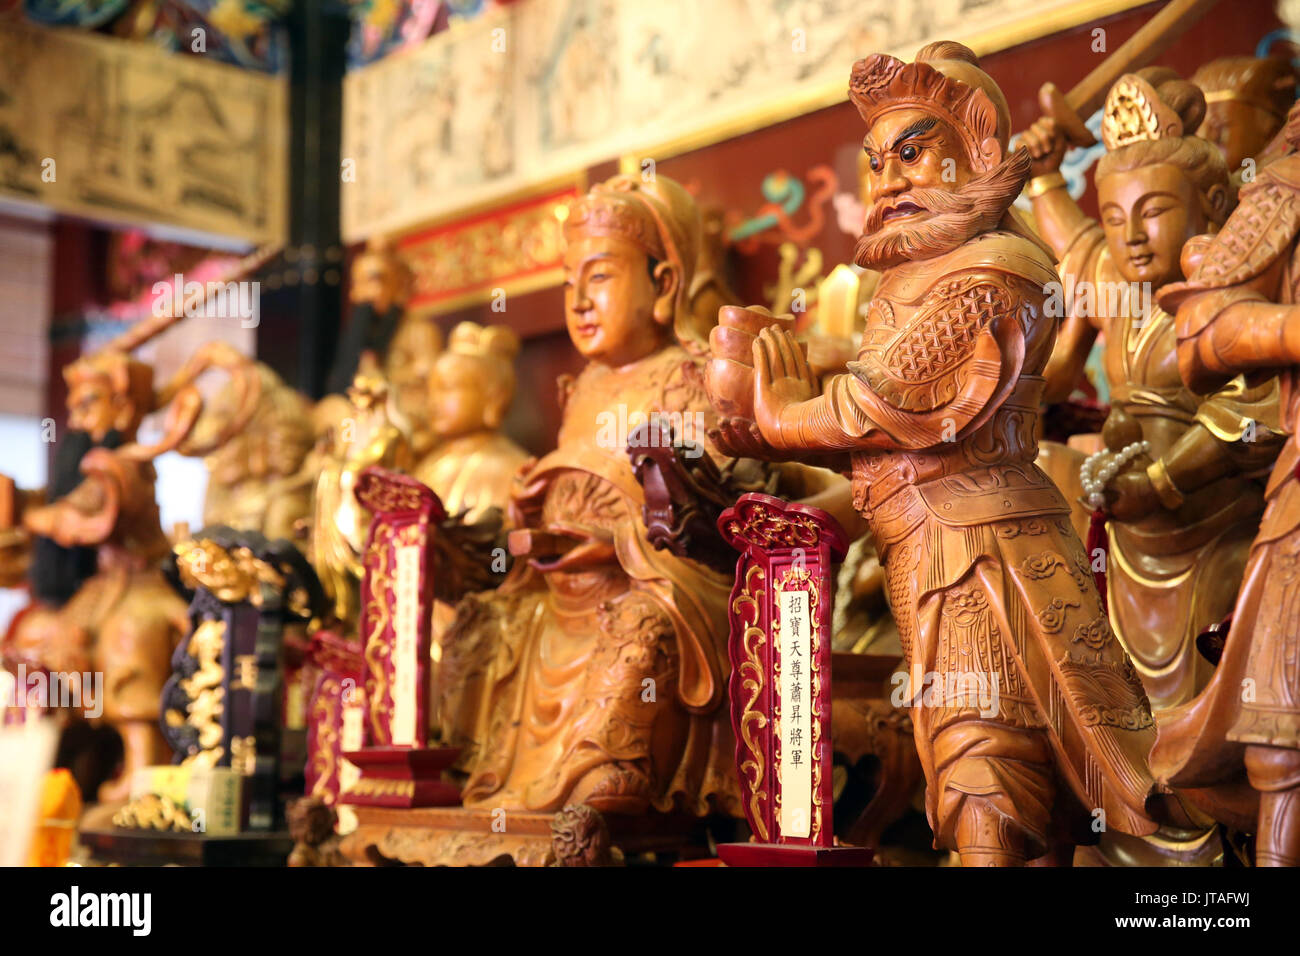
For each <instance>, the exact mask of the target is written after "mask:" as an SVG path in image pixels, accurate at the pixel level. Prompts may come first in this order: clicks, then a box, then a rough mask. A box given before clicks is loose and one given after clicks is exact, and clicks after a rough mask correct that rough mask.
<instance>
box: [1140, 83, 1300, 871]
mask: <svg viewBox="0 0 1300 956" xmlns="http://www.w3.org/2000/svg"><path fill="white" fill-rule="evenodd" d="M1283 133H1284V135H1285V137H1286V142H1287V146H1288V148H1289V152H1288V153H1287V155H1285V156H1284V157H1283V158H1281V159H1278V160H1277V161H1275V162H1274V163H1272V164H1270V165H1268V166H1265V167H1264V168H1263V169H1261V170H1260V173H1259V177H1258V179H1257V180H1256V181H1255V182H1254V183H1252V184H1249V185H1247V186H1244V187H1243V188H1242V190H1241V200H1240V205H1238V207H1237V209H1236V211H1235V212H1233V214H1232V216H1230V217H1229V219H1228V221H1227V223H1226V224H1225V225H1224V227H1223V230H1222V231H1221V232H1219V234H1218V235H1217V236H1215V237H1214V238H1213V240H1210V239H1209V238H1208V237H1206V238H1205V239H1203V240H1193V241H1192V242H1190V243H1188V245H1187V248H1186V249H1185V250H1184V252H1183V268H1184V270H1185V271H1186V272H1187V273H1188V275H1189V279H1188V280H1187V281H1186V282H1184V283H1179V284H1177V285H1172V286H1166V287H1165V288H1164V289H1163V290H1162V291H1161V294H1160V304H1161V306H1162V307H1163V308H1165V309H1167V310H1170V311H1176V313H1177V316H1176V321H1177V330H1178V364H1179V368H1180V369H1181V370H1182V373H1183V377H1184V378H1185V379H1186V380H1187V384H1188V385H1189V386H1190V387H1192V388H1193V389H1195V390H1196V391H1198V392H1212V391H1214V390H1215V389H1217V388H1220V387H1221V386H1222V385H1223V383H1224V382H1225V381H1227V380H1229V379H1231V378H1232V377H1234V376H1236V375H1239V374H1241V373H1246V374H1247V375H1248V376H1250V377H1260V376H1263V377H1267V376H1269V375H1273V374H1276V373H1277V371H1278V370H1279V369H1281V370H1284V371H1283V374H1282V377H1281V381H1282V410H1283V413H1282V419H1283V426H1284V428H1285V430H1286V432H1287V433H1288V435H1289V437H1288V439H1287V441H1286V444H1285V445H1284V446H1283V449H1282V452H1281V454H1280V455H1279V457H1278V460H1277V464H1276V465H1275V466H1274V468H1273V473H1272V476H1271V477H1270V478H1269V481H1268V486H1267V488H1266V489H1265V491H1264V498H1265V501H1266V502H1267V504H1266V507H1265V510H1264V517H1263V520H1262V521H1261V523H1260V528H1259V534H1258V535H1257V536H1256V538H1255V543H1254V545H1253V546H1252V548H1251V552H1250V562H1249V564H1247V566H1246V579H1245V583H1244V584H1243V585H1242V588H1241V593H1240V595H1238V597H1237V604H1236V607H1235V608H1234V610H1233V617H1232V625H1231V629H1230V631H1229V634H1228V640H1227V644H1226V646H1225V647H1224V651H1223V656H1222V658H1221V660H1220V661H1219V666H1218V668H1217V669H1216V670H1215V672H1214V675H1213V677H1211V678H1210V681H1209V683H1208V684H1207V685H1206V686H1205V689H1204V690H1203V691H1202V692H1201V694H1200V695H1199V696H1198V697H1197V698H1196V699H1195V700H1193V701H1191V702H1190V703H1188V704H1186V705H1184V706H1183V707H1180V708H1177V709H1175V710H1173V711H1170V712H1169V713H1168V714H1166V715H1163V716H1162V719H1161V723H1160V736H1159V740H1158V742H1157V744H1156V747H1155V749H1154V750H1153V751H1152V752H1151V766H1152V769H1153V771H1155V773H1156V776H1157V777H1158V778H1159V779H1160V780H1162V781H1166V782H1168V783H1169V784H1171V785H1173V786H1176V787H1188V788H1197V791H1198V792H1197V793H1196V794H1195V795H1196V796H1197V797H1198V802H1202V803H1203V804H1204V805H1206V806H1207V807H1208V808H1209V809H1211V812H1213V813H1214V815H1215V816H1216V817H1217V818H1218V819H1219V820H1221V821H1223V822H1225V823H1228V824H1230V825H1233V826H1236V827H1238V828H1242V829H1254V828H1255V827H1256V826H1257V827H1258V829H1257V832H1256V836H1255V862H1256V864H1257V865H1258V866H1300V668H1298V667H1297V661H1300V481H1298V480H1297V477H1296V468H1297V463H1300V446H1298V445H1297V438H1296V428H1297V418H1298V416H1300V389H1297V384H1298V381H1297V369H1298V368H1300V310H1297V307H1296V302H1297V299H1298V298H1300V284H1298V283H1297V275H1298V274H1300V272H1298V269H1300V154H1298V153H1297V150H1298V149H1300V107H1296V108H1293V109H1292V110H1291V113H1290V115H1289V117H1288V119H1287V125H1286V126H1285V127H1284V130H1283ZM1246 781H1249V785H1250V787H1251V788H1253V790H1254V793H1251V792H1250V791H1249V790H1245V792H1244V793H1243V788H1244V784H1245V783H1246ZM1256 800H1257V801H1258V812H1257V814H1256V812H1255V803H1256Z"/></svg>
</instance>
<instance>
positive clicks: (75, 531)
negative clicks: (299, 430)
mask: <svg viewBox="0 0 1300 956" xmlns="http://www.w3.org/2000/svg"><path fill="white" fill-rule="evenodd" d="M161 325H162V323H157V322H154V321H152V320H146V321H145V322H142V323H140V324H139V326H137V327H134V328H133V329H131V330H130V331H129V332H128V333H126V334H125V335H124V336H122V337H121V338H120V339H119V340H117V341H115V342H114V343H111V344H110V346H109V347H107V348H106V349H104V350H102V351H99V352H96V353H94V354H93V355H89V356H86V357H84V358H80V359H78V360H77V361H75V362H73V363H72V364H71V365H69V366H67V367H66V368H65V369H64V378H65V379H66V381H67V384H68V409H69V425H70V426H71V427H72V428H74V429H78V430H81V431H84V432H85V433H86V434H88V435H89V436H90V437H91V439H92V441H93V442H94V443H95V444H96V445H97V446H100V447H95V448H92V450H90V451H88V452H87V453H86V454H85V455H84V456H83V458H82V460H81V466H80V467H81V473H82V475H83V480H82V482H81V483H80V484H79V485H78V486H77V487H76V488H75V489H73V490H72V491H71V492H69V493H68V494H66V495H63V496H62V497H60V498H58V499H56V500H54V501H52V502H49V503H48V504H43V505H39V506H34V507H30V508H26V509H24V511H23V513H22V524H23V526H24V527H25V528H26V529H27V531H29V532H30V533H32V534H38V535H46V536H48V537H50V538H52V539H53V540H54V541H56V542H57V543H59V544H60V545H64V546H74V545H76V546H84V547H93V548H95V549H96V557H97V563H96V571H95V573H94V575H93V576H92V577H90V578H89V579H87V580H86V581H85V582H84V583H83V584H82V585H81V587H80V588H79V589H78V590H77V592H76V594H75V595H73V597H72V599H71V600H69V601H68V602H67V604H65V605H64V606H63V607H62V608H60V609H58V610H57V611H45V612H40V611H35V612H32V613H30V614H27V615H24V616H23V617H22V618H21V619H19V621H18V622H17V623H16V625H15V627H14V628H13V631H12V633H11V634H10V635H9V638H8V641H7V646H6V657H7V658H8V659H9V660H10V661H11V662H14V661H17V662H21V663H25V664H26V665H27V667H28V668H29V669H32V668H42V669H45V670H48V671H58V672H63V673H65V674H73V673H75V674H81V673H87V672H88V673H95V672H99V673H102V674H103V697H102V700H95V701H91V700H90V696H89V695H91V692H92V690H93V689H92V688H85V687H83V688H81V692H82V701H83V708H82V710H83V712H87V711H100V712H102V716H103V719H104V720H106V721H107V722H109V723H110V724H112V725H113V726H114V727H115V728H116V729H117V731H118V732H119V733H120V734H121V736H122V739H123V744H124V747H125V768H124V772H123V774H122V775H121V776H120V777H119V778H118V779H117V780H116V781H114V782H111V783H109V784H106V785H105V786H104V787H102V788H101V789H100V793H99V798H100V799H101V800H111V799H115V798H118V797H121V796H125V794H126V792H127V790H128V788H129V784H130V775H131V772H132V771H133V770H134V769H136V768H138V767H143V766H148V765H150V764H155V763H158V762H160V761H161V760H163V759H165V757H166V755H167V748H166V746H165V744H164V742H163V739H162V736H161V733H160V730H159V726H158V719H159V698H160V694H161V691H162V687H163V683H164V682H165V681H166V679H167V677H168V675H169V672H170V660H171V654H172V650H173V648H174V647H175V645H176V643H177V641H178V640H179V639H180V637H181V635H183V634H184V633H185V632H186V631H187V630H188V623H187V614H186V607H185V602H184V600H183V599H182V598H181V597H180V596H178V595H177V594H176V592H175V591H174V590H173V589H172V587H171V586H170V585H169V584H168V583H167V582H166V580H165V579H164V578H163V576H162V573H161V571H160V564H161V562H162V560H163V559H164V558H165V557H166V556H167V554H168V553H169V551H170V545H169V542H168V541H167V538H166V536H165V535H164V534H163V530H162V527H161V525H160V523H159V517H158V505H157V502H156V500H155V498H154V481H155V472H154V467H153V460H154V459H155V458H156V457H157V456H158V455H161V454H163V453H164V452H167V451H171V450H173V449H175V450H178V451H181V452H182V453H184V454H189V455H202V454H205V453H207V452H210V451H212V450H213V449H214V447H215V446H216V445H219V444H220V443H221V442H223V441H225V440H226V439H227V438H228V437H229V436H230V435H231V434H233V433H235V432H237V431H239V430H240V429H242V428H243V427H244V426H245V425H246V424H247V422H248V421H249V419H250V417H251V415H252V411H253V408H254V407H255V406H256V403H257V399H258V395H259V390H260V388H259V379H258V377H257V375H256V370H255V368H254V366H253V364H252V363H251V362H250V361H249V360H248V359H246V358H244V357H243V356H241V355H239V354H238V353H236V352H235V351H234V350H233V349H231V348H230V347H229V346H227V345H225V344H224V343H212V344H210V345H208V346H205V347H203V348H201V349H200V350H199V351H198V352H197V353H196V354H195V355H194V356H193V358H192V359H191V360H190V362H188V363H187V365H186V366H185V368H183V369H182V370H181V371H180V372H179V373H178V374H177V375H176V377H175V378H174V379H173V380H172V381H171V382H170V383H168V384H167V385H166V386H164V387H163V388H161V389H158V390H157V391H155V389H154V385H153V370H152V369H151V368H150V367H149V366H148V365H145V364H143V363H142V362H139V361H136V360H135V359H133V358H131V357H130V355H129V353H128V350H129V349H130V348H133V347H134V346H136V345H138V344H140V342H142V341H145V340H147V338H149V337H152V335H154V334H157V332H158V331H160V326H161ZM214 367H216V368H222V369H225V370H226V371H227V372H229V373H230V374H231V376H232V379H233V381H234V383H235V387H236V393H235V394H236V396H237V397H236V399H235V401H234V402H233V403H232V404H233V407H232V409H231V410H230V412H229V414H228V416H227V417H225V419H224V422H223V423H222V425H221V427H217V428H211V429H206V430H205V434H204V436H203V438H202V441H200V440H199V439H198V438H197V437H196V434H195V433H196V432H197V431H198V429H196V427H195V426H196V423H197V422H198V420H199V413H200V411H201V410H202V401H201V398H200V395H199V392H198V390H197V388H196V387H195V385H194V381H195V380H196V379H197V378H198V376H199V375H200V374H202V373H203V372H204V371H205V370H207V369H209V368H214ZM162 409H166V410H167V413H168V414H167V421H166V424H165V426H164V432H163V436H162V438H161V439H160V440H159V441H158V442H157V443H156V444H153V445H148V446H145V445H141V444H140V443H139V442H138V441H137V431H138V429H139V427H140V422H141V420H142V419H143V418H144V417H145V415H147V414H149V413H151V412H154V411H158V410H162ZM110 430H114V431H116V432H117V433H118V434H119V435H120V436H121V438H122V444H121V445H119V446H118V447H116V448H112V449H110V448H107V447H102V442H103V440H104V437H105V436H106V435H107V434H108V433H109V432H110Z"/></svg>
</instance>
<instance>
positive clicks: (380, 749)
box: [340, 465, 460, 807]
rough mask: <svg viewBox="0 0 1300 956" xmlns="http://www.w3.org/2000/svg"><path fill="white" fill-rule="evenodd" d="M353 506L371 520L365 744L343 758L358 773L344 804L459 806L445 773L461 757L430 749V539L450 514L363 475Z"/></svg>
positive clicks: (387, 478)
mask: <svg viewBox="0 0 1300 956" xmlns="http://www.w3.org/2000/svg"><path fill="white" fill-rule="evenodd" d="M356 497H357V501H358V502H359V503H360V504H361V506H362V507H363V508H365V509H366V510H367V511H368V512H369V513H370V514H371V515H372V516H373V517H372V519H371V522H370V532H369V535H368V537H367V539H366V547H365V557H364V562H365V573H364V576H363V577H362V581H361V619H360V622H359V625H358V632H359V634H360V636H361V676H362V684H363V689H364V693H363V700H364V702H365V717H364V721H363V725H362V734H361V738H362V745H361V747H360V748H359V749H356V750H349V751H347V752H346V753H345V754H344V756H345V757H346V758H347V759H348V760H349V761H351V762H352V763H353V764H355V765H356V767H357V768H358V769H359V770H360V771H361V773H360V777H359V779H357V780H355V781H353V782H352V783H351V784H350V785H348V786H346V787H345V788H344V790H343V793H342V794H341V796H340V800H341V801H342V802H343V803H355V804H363V805H368V806H388V807H416V806H442V805H446V804H453V803H458V802H459V801H460V792H459V790H458V789H457V788H456V787H455V786H453V785H452V784H449V783H444V782H442V779H441V775H442V771H443V770H444V769H446V768H447V767H448V766H450V765H451V763H452V761H453V760H454V759H455V758H456V755H457V753H458V752H459V751H458V750H457V749H456V748H433V749H430V748H428V747H427V746H426V744H427V743H428V736H429V731H428V693H429V692H428V687H429V652H430V644H431V641H432V627H433V621H432V618H433V574H434V558H433V554H434V552H433V535H434V534H435V533H436V529H437V526H438V524H439V523H440V522H442V521H444V520H445V519H446V517H447V513H446V511H445V510H444V508H443V506H442V502H441V501H440V500H439V499H438V496H437V495H436V494H434V493H433V492H432V491H431V490H430V489H429V488H428V487H427V486H426V485H424V484H422V483H421V482H419V481H417V480H416V479H414V478H411V477H408V476H407V475H402V474H398V473H397V472H395V471H389V470H388V469H385V468H379V467H376V466H373V465H372V466H370V467H368V468H366V469H365V470H364V471H363V472H362V473H361V477H360V479H359V480H358V482H357V487H356Z"/></svg>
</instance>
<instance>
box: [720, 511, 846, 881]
mask: <svg viewBox="0 0 1300 956" xmlns="http://www.w3.org/2000/svg"><path fill="white" fill-rule="evenodd" d="M718 528H719V529H720V530H721V531H722V534H723V536H724V537H725V538H726V539H727V540H728V541H729V542H730V543H731V545H732V547H734V548H736V550H738V551H740V552H741V558H740V561H739V562H737V564H736V583H735V586H734V587H733V588H732V591H731V602H730V605H729V608H728V610H729V613H730V615H731V640H730V643H729V645H728V653H729V656H730V659H731V683H730V697H731V724H732V728H733V729H734V731H735V734H736V771H737V773H738V774H739V775H740V782H741V802H742V805H743V807H744V811H745V818H746V819H747V820H748V821H749V826H750V829H751V830H752V831H753V833H754V837H755V840H756V842H754V843H733V844H724V845H723V846H720V847H719V848H718V855H719V856H720V857H721V858H722V860H723V861H724V862H726V863H728V864H729V865H734V866H865V865H867V864H868V863H870V862H871V856H872V851H871V850H870V849H867V848H865V847H837V846H834V830H833V826H832V820H831V801H832V793H831V626H830V623H831V602H832V600H833V594H834V591H833V586H832V580H833V578H832V570H833V565H834V563H835V562H837V561H840V560H842V559H843V557H844V552H845V550H846V548H847V542H846V541H845V537H844V532H843V530H842V529H841V528H840V527H839V524H838V522H836V521H835V519H834V518H833V517H831V516H830V515H829V514H827V513H826V512H824V511H822V510H821V509H819V508H810V507H806V506H803V505H798V504H788V503H786V502H784V501H782V500H780V499H779V498H773V497H771V496H770V495H762V494H748V495H744V496H742V497H741V498H740V500H739V501H737V502H736V505H735V507H733V508H728V509H727V510H726V511H725V512H723V514H722V517H721V518H720V519H719V521H718Z"/></svg>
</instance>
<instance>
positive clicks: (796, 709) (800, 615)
mask: <svg viewBox="0 0 1300 956" xmlns="http://www.w3.org/2000/svg"><path fill="white" fill-rule="evenodd" d="M777 613H778V614H780V618H779V621H780V628H781V687H780V694H781V759H780V761H779V763H778V765H777V768H778V769H777V773H778V775H779V778H780V781H781V834H782V836H787V837H806V836H809V835H810V834H811V832H812V705H813V701H812V696H811V692H812V681H811V669H810V663H811V656H812V626H811V623H810V622H809V620H808V592H806V591H781V592H779V594H778V595H777Z"/></svg>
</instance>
